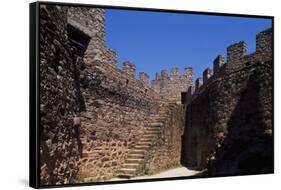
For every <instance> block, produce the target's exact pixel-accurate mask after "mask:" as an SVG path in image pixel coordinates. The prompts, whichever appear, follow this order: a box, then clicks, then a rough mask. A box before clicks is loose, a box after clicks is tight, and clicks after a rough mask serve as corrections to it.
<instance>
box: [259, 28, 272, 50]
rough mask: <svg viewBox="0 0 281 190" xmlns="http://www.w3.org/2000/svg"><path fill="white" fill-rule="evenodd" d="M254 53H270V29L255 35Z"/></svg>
mask: <svg viewBox="0 0 281 190" xmlns="http://www.w3.org/2000/svg"><path fill="white" fill-rule="evenodd" d="M256 52H258V53H267V52H269V53H270V52H272V28H269V29H267V30H264V31H262V32H259V33H258V34H257V35H256Z"/></svg>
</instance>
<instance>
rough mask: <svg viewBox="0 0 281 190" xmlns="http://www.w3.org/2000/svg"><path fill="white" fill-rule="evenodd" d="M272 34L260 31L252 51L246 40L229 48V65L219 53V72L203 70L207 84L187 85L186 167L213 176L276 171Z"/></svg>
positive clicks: (217, 68) (183, 160)
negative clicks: (273, 142) (207, 172)
mask: <svg viewBox="0 0 281 190" xmlns="http://www.w3.org/2000/svg"><path fill="white" fill-rule="evenodd" d="M271 37H272V29H268V30H266V31H263V32H261V33H259V34H257V51H256V52H255V53H253V54H250V55H247V54H246V45H245V43H244V42H239V43H236V44H233V45H231V46H229V47H228V49H227V63H226V64H222V63H223V57H222V56H219V57H217V58H216V59H215V61H214V68H215V74H214V75H212V74H211V75H209V73H211V72H209V71H205V72H204V73H203V75H204V76H203V78H205V80H203V84H202V83H201V82H199V81H200V80H199V79H198V80H197V81H198V82H197V84H196V85H195V90H192V89H189V91H188V93H189V95H187V99H186V102H187V103H188V105H187V112H186V120H187V122H186V126H185V132H184V139H183V141H184V142H183V146H184V147H183V156H182V162H183V163H184V165H186V166H188V167H195V168H199V169H202V168H206V167H208V170H209V174H210V175H220V174H224V175H230V174H245V173H248V174H249V173H262V172H266V171H267V172H270V171H271V172H272V170H273V162H272V159H273V157H272V151H273V145H272V119H273V118H272V88H273V87H272V46H271V44H270V43H268V42H270V41H271V40H264V39H271ZM259 49H263V51H259ZM208 70H209V69H208ZM206 78H207V79H206ZM264 149H266V151H265V150H264Z"/></svg>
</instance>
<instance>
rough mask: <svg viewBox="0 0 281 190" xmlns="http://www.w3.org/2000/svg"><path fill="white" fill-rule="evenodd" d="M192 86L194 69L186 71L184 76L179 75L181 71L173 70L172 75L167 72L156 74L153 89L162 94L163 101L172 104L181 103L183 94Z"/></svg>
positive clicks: (152, 84) (188, 68)
mask: <svg viewBox="0 0 281 190" xmlns="http://www.w3.org/2000/svg"><path fill="white" fill-rule="evenodd" d="M190 86H192V68H190V67H187V68H185V69H184V75H182V76H181V75H179V69H178V68H173V69H172V72H171V74H170V75H169V74H168V71H167V70H162V71H161V73H160V74H159V73H156V78H155V80H153V81H152V83H151V87H152V88H153V89H154V90H155V91H156V92H158V93H159V94H160V97H161V98H162V99H165V100H166V101H170V102H178V103H179V102H181V93H182V92H186V91H187V89H188V88H189V87H190Z"/></svg>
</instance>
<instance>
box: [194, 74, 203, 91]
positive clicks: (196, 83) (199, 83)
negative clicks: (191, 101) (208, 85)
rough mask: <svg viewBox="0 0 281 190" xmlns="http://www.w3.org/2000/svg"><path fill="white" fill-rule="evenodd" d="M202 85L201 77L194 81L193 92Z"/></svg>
mask: <svg viewBox="0 0 281 190" xmlns="http://www.w3.org/2000/svg"><path fill="white" fill-rule="evenodd" d="M202 85H203V79H202V78H201V77H199V78H197V79H196V81H195V91H197V90H198V89H199V88H200V87H201V86H202Z"/></svg>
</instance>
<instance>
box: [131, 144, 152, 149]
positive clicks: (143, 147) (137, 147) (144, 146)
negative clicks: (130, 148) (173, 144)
mask: <svg viewBox="0 0 281 190" xmlns="http://www.w3.org/2000/svg"><path fill="white" fill-rule="evenodd" d="M149 148H150V146H147V145H136V146H135V147H134V149H135V150H147V149H149Z"/></svg>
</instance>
